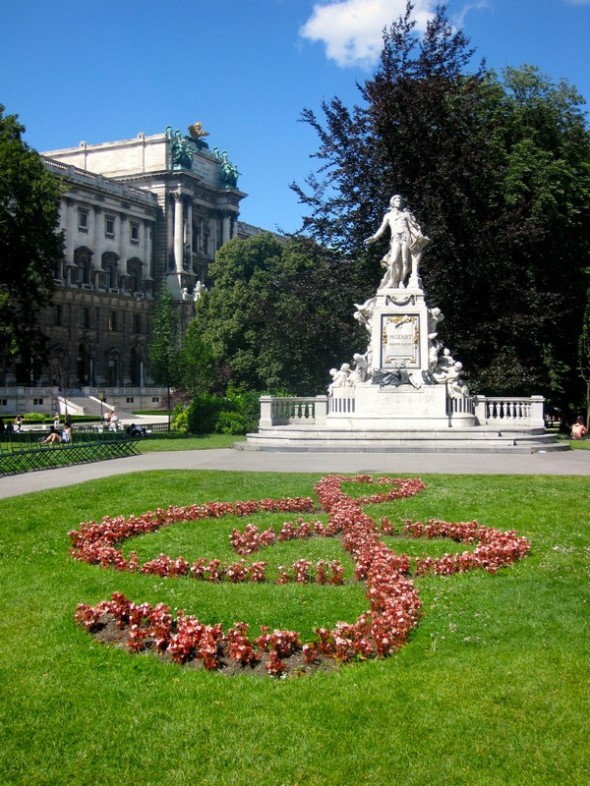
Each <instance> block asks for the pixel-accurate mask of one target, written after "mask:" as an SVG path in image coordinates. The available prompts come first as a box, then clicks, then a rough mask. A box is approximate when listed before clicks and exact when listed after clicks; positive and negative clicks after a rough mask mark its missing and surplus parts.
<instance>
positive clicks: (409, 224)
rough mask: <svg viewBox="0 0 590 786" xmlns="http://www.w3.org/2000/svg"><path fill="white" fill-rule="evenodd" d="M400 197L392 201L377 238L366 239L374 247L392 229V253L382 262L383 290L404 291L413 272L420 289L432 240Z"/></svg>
mask: <svg viewBox="0 0 590 786" xmlns="http://www.w3.org/2000/svg"><path fill="white" fill-rule="evenodd" d="M402 204H403V203H402V198H401V197H400V196H399V194H396V195H395V196H392V197H391V199H390V200H389V205H390V208H389V210H388V211H387V213H386V214H385V216H384V218H383V221H382V223H381V226H380V227H379V229H378V230H377V231H376V232H375V234H374V235H371V237H369V238H367V239H366V240H365V244H366V245H370V244H371V243H374V242H375V241H376V240H378V239H379V238H380V237H381V236H382V235H383V234H385V232H386V231H387V230H388V229H389V231H390V233H391V237H390V242H389V251H388V253H387V254H386V255H385V256H384V257H383V259H382V260H381V266H382V267H384V268H385V275H384V276H383V278H382V280H381V283H380V284H379V287H378V291H379V290H381V289H403V288H404V287H405V285H406V280H407V278H408V276H409V275H410V272H411V278H410V284H411V285H412V286H415V287H419V285H420V280H419V278H418V267H419V264H420V259H421V257H422V253H423V252H424V249H425V248H426V246H427V245H428V243H429V242H430V240H429V239H428V238H427V237H425V236H424V235H423V234H422V230H421V229H420V226H419V224H418V222H417V221H416V219H415V218H414V216H413V215H412V214H411V213H410V211H409V210H405V209H404V208H403V207H402Z"/></svg>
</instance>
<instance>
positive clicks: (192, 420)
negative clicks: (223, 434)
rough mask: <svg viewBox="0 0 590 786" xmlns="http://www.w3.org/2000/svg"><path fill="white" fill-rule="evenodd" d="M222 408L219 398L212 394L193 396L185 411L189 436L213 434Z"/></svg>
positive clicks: (222, 404) (222, 403)
mask: <svg viewBox="0 0 590 786" xmlns="http://www.w3.org/2000/svg"><path fill="white" fill-rule="evenodd" d="M223 407H224V400H223V398H222V397H221V396H216V395H214V394H213V393H200V394H199V395H198V396H195V398H193V400H192V401H191V403H190V404H189V407H188V409H187V418H188V424H187V425H188V431H189V433H191V434H213V433H214V432H215V431H216V430H217V420H218V418H219V415H220V414H221V412H222V410H223Z"/></svg>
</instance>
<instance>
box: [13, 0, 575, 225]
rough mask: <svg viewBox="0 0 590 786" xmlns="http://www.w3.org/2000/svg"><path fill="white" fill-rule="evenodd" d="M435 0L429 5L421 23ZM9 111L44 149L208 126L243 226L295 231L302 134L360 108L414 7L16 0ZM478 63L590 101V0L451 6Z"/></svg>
mask: <svg viewBox="0 0 590 786" xmlns="http://www.w3.org/2000/svg"><path fill="white" fill-rule="evenodd" d="M434 5H435V2H434V0H416V1H415V7H416V13H417V15H418V16H417V18H418V19H419V20H420V24H423V22H424V20H425V19H426V18H427V17H428V15H429V14H430V13H431V12H432V10H433V8H434ZM2 6H3V7H2V12H1V16H0V103H1V104H4V106H5V108H6V112H7V113H9V114H18V115H19V116H20V120H21V122H22V123H23V124H24V125H25V126H26V128H27V132H26V135H25V140H26V141H27V142H28V144H29V145H30V146H31V147H33V148H35V149H36V150H39V151H40V152H42V151H46V150H52V149H56V148H61V147H74V146H76V145H78V144H79V142H80V141H82V140H85V141H87V142H89V143H94V142H104V141H112V140H117V139H127V138H131V137H134V136H136V135H137V134H138V133H139V132H141V131H143V132H145V133H146V134H155V133H159V132H161V131H163V130H164V129H165V128H166V126H168V125H171V126H172V127H173V128H174V129H177V128H179V129H181V131H182V132H183V133H185V132H186V129H187V127H188V126H189V125H190V124H191V123H193V122H195V121H197V120H198V121H201V122H202V123H203V126H204V127H205V129H206V130H207V131H209V134H210V136H209V138H208V142H209V144H210V146H211V147H218V148H219V149H220V150H226V151H227V153H228V157H229V159H230V161H231V162H232V163H234V164H236V165H237V166H238V168H239V170H240V172H241V176H240V179H239V184H238V185H239V187H240V188H241V189H242V190H243V191H246V192H247V193H248V194H249V196H248V198H247V199H245V200H244V202H243V203H242V213H241V218H242V219H243V220H244V221H247V222H249V223H252V224H255V225H258V226H263V227H266V228H269V229H276V228H280V229H284V230H286V231H293V230H295V229H296V228H297V227H298V226H299V221H300V217H301V207H300V206H299V205H298V204H297V199H296V197H295V195H294V194H293V193H292V191H291V190H290V189H289V183H290V182H291V181H293V180H296V181H297V182H300V183H302V182H303V180H304V178H305V175H306V174H307V173H308V172H309V171H310V170H311V169H313V161H312V160H311V159H310V155H311V154H312V153H313V152H314V151H315V150H316V149H317V138H316V136H315V134H314V133H313V131H312V130H311V129H310V128H309V127H308V126H306V125H305V124H302V123H300V122H298V119H299V116H300V113H301V110H302V109H303V108H304V107H308V108H310V109H314V110H319V109H320V104H321V102H322V100H324V99H327V100H329V99H330V98H332V97H333V96H338V97H339V98H341V99H342V100H343V101H344V102H345V103H347V104H348V105H352V104H353V103H355V102H358V101H359V95H358V91H357V88H356V83H357V82H362V81H363V80H364V79H365V78H367V77H369V76H370V75H371V69H372V67H373V65H374V61H375V57H376V56H377V55H378V52H379V49H380V41H381V30H382V29H383V27H384V26H385V25H387V24H389V23H390V22H391V21H392V20H393V19H395V18H396V17H397V16H398V15H399V14H400V13H401V12H402V10H403V8H404V6H405V0H332V1H331V2H326V1H325V0H316V1H315V2H314V1H313V0H207V1H206V0H184V2H178V0H166V2H162V0H99V1H98V2H97V0H92V2H89V0H76V1H75V2H74V1H73V0H54V2H47V0H44V2H41V0H21V2H16V1H15V0H5V2H4V3H3V4H2ZM448 11H449V15H450V17H451V19H454V20H456V21H457V22H458V23H459V24H460V25H461V26H462V27H463V30H464V31H465V33H466V34H467V35H468V36H469V37H470V39H471V43H472V46H474V47H475V48H476V50H477V53H476V58H477V59H479V58H481V57H485V59H486V61H487V64H488V65H489V66H490V67H492V68H494V69H496V70H501V69H502V68H504V67H505V66H507V65H510V66H521V65H523V64H525V63H526V64H533V65H537V66H538V67H539V68H540V69H541V70H542V71H543V72H544V73H546V74H547V75H549V76H550V77H551V78H552V79H554V80H559V79H561V78H565V79H567V80H568V81H569V82H570V83H571V84H573V85H575V86H576V87H577V88H578V90H579V92H580V93H581V94H582V96H583V97H584V98H585V99H586V101H587V102H590V68H589V66H590V54H589V52H590V47H589V43H588V42H589V41H590V0H450V2H449V3H448Z"/></svg>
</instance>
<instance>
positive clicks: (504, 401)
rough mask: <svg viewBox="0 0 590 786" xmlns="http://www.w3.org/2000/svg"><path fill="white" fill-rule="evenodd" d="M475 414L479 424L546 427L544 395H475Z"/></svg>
mask: <svg viewBox="0 0 590 786" xmlns="http://www.w3.org/2000/svg"><path fill="white" fill-rule="evenodd" d="M473 400H474V402H475V416H476V418H477V421H478V423H479V425H481V426H488V425H497V426H502V425H505V426H506V427H508V426H512V427H514V426H523V427H526V428H544V427H545V420H544V417H543V405H544V403H545V399H544V397H543V396H531V397H530V398H528V397H525V396H475V397H474V399H473Z"/></svg>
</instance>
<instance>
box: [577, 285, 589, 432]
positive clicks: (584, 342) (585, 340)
mask: <svg viewBox="0 0 590 786" xmlns="http://www.w3.org/2000/svg"><path fill="white" fill-rule="evenodd" d="M578 372H579V374H580V377H581V378H582V379H583V380H584V382H585V383H586V427H587V428H588V427H589V426H590V289H588V291H587V293H586V308H585V310H584V321H583V324H582V332H581V333H580V338H579V340H578Z"/></svg>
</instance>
